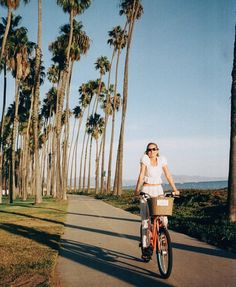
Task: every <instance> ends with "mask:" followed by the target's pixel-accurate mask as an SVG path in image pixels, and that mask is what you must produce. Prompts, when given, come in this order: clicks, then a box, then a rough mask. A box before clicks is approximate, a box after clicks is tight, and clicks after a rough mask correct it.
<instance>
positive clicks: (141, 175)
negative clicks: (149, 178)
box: [135, 163, 146, 196]
mask: <svg viewBox="0 0 236 287" xmlns="http://www.w3.org/2000/svg"><path fill="white" fill-rule="evenodd" d="M145 171H146V166H145V165H144V164H143V163H141V165H140V172H139V177H138V181H137V184H136V188H135V196H138V195H139V193H140V189H141V187H142V184H143V180H144V176H145Z"/></svg>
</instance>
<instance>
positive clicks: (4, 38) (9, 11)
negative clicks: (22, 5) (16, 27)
mask: <svg viewBox="0 0 236 287" xmlns="http://www.w3.org/2000/svg"><path fill="white" fill-rule="evenodd" d="M11 12H12V8H11V7H9V6H8V11H7V25H6V29H5V32H4V36H3V40H2V49H1V54H0V63H1V62H2V59H3V57H4V53H5V47H6V42H7V36H8V33H9V30H10V26H11Z"/></svg>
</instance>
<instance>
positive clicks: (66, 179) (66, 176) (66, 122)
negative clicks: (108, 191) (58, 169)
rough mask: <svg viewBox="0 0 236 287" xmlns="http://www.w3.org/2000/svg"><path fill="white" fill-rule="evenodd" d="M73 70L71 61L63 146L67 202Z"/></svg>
mask: <svg viewBox="0 0 236 287" xmlns="http://www.w3.org/2000/svg"><path fill="white" fill-rule="evenodd" d="M72 70H73V62H72V61H69V75H68V83H67V90H66V119H65V129H64V145H63V159H62V168H63V189H62V190H63V199H64V200H66V199H67V196H66V192H67V187H68V158H67V157H68V139H69V128H70V127H69V96H70V83H71V76H72Z"/></svg>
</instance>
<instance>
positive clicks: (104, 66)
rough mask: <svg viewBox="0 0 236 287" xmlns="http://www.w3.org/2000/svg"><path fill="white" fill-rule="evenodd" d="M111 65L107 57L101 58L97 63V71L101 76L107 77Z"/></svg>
mask: <svg viewBox="0 0 236 287" xmlns="http://www.w3.org/2000/svg"><path fill="white" fill-rule="evenodd" d="M110 67H111V64H110V62H109V60H108V58H107V57H106V56H101V57H100V58H98V59H97V61H96V63H95V69H96V70H99V72H100V75H105V73H106V72H108V71H109V70H110Z"/></svg>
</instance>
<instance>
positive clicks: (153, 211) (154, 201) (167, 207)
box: [147, 196, 174, 216]
mask: <svg viewBox="0 0 236 287" xmlns="http://www.w3.org/2000/svg"><path fill="white" fill-rule="evenodd" d="M147 202H148V207H149V214H150V216H153V215H172V210H173V203H174V198H173V197H164V196H158V197H152V198H148V200H147Z"/></svg>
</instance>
